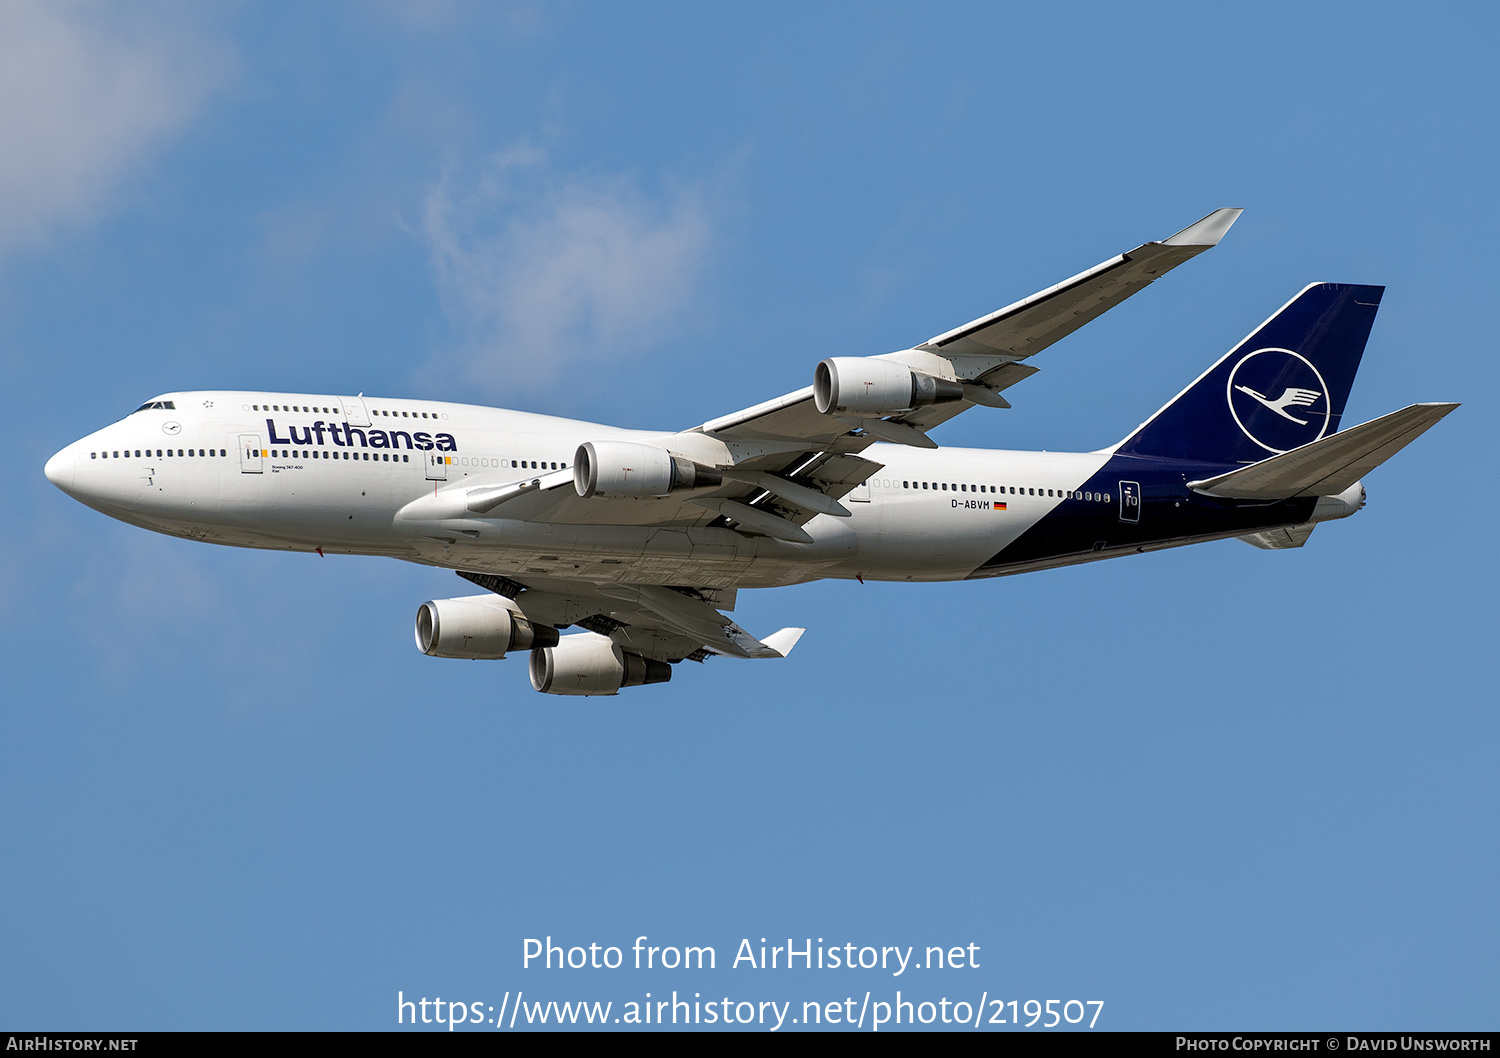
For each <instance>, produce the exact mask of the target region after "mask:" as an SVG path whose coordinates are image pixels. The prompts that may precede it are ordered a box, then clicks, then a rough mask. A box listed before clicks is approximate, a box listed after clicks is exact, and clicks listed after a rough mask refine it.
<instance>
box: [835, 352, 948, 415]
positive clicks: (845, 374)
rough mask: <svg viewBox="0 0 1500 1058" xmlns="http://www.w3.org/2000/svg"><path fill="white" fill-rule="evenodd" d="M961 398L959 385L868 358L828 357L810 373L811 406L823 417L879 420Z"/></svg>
mask: <svg viewBox="0 0 1500 1058" xmlns="http://www.w3.org/2000/svg"><path fill="white" fill-rule="evenodd" d="M963 396H964V387H963V384H962V383H959V382H950V381H949V380H948V379H946V378H937V377H935V376H933V375H924V374H923V373H922V372H920V371H913V370H912V369H911V368H909V367H907V366H906V365H905V364H898V363H896V362H894V361H892V360H878V359H876V358H874V357H869V356H830V357H829V358H828V359H827V360H824V361H822V362H821V363H819V364H818V366H817V368H816V369H815V370H814V371H813V403H814V404H815V405H816V406H817V409H818V411H819V412H821V413H822V414H824V415H873V416H875V417H876V418H879V417H881V416H884V415H890V414H892V413H893V412H898V411H910V410H911V409H913V408H921V407H925V406H926V405H928V404H947V403H949V402H950V401H955V400H962V399H963Z"/></svg>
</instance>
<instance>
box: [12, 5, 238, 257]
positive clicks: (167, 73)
mask: <svg viewBox="0 0 1500 1058" xmlns="http://www.w3.org/2000/svg"><path fill="white" fill-rule="evenodd" d="M122 11H123V12H127V13H128V14H129V16H130V21H129V22H128V23H127V22H126V21H124V20H123V19H121V18H119V17H117V16H118V14H119V13H120V12H122ZM191 13H192V9H187V12H186V14H191ZM184 14H185V13H184V12H183V11H181V10H179V11H176V12H167V11H157V10H155V9H153V8H151V7H149V6H144V5H132V6H128V7H125V8H106V7H103V6H101V5H97V4H88V3H66V2H61V0H5V2H4V3H0V257H3V256H5V255H7V254H9V253H10V252H12V251H14V250H15V249H17V248H18V247H21V246H27V245H36V244H38V243H40V242H43V241H45V239H46V238H47V237H48V236H49V235H50V234H51V233H53V232H54V231H55V230H56V229H57V228H58V227H59V226H60V225H69V224H78V223H83V222H86V221H88V220H90V219H92V218H93V217H95V216H96V215H98V214H99V213H100V212H102V211H103V210H104V209H106V208H107V207H108V206H109V205H110V204H111V203H110V199H111V193H112V192H113V190H114V189H115V188H116V186H117V185H118V184H119V181H120V180H121V178H122V177H123V176H125V175H126V174H128V173H129V172H130V171H131V170H132V169H133V168H134V167H136V166H138V165H140V163H141V162H143V161H144V160H146V159H147V158H148V157H149V156H150V155H151V153H152V152H153V151H155V150H157V149H158V148H160V147H161V145H162V144H163V143H164V142H165V141H166V140H168V139H169V138H170V137H171V136H172V135H173V134H174V133H176V132H177V131H179V130H180V129H181V128H182V127H183V126H184V125H185V124H186V122H187V121H188V119H189V118H191V117H192V116H193V114H194V113H196V112H197V111H198V109H199V108H200V107H201V106H202V104H203V102H204V100H205V99H207V97H208V95H209V93H210V92H211V91H212V90H213V89H214V88H215V87H216V86H217V85H218V84H219V82H220V81H221V80H222V78H223V75H224V71H225V69H226V68H227V67H228V65H229V64H228V63H227V62H226V60H225V56H224V54H223V52H222V50H221V49H220V48H219V47H218V46H216V45H212V44H210V43H209V42H208V41H207V39H206V38H204V37H203V36H201V35H200V34H198V33H196V32H195V31H194V30H193V29H192V28H191V26H190V25H187V26H185V25H184V21H185V19H184ZM169 16H171V17H169ZM188 21H190V20H188Z"/></svg>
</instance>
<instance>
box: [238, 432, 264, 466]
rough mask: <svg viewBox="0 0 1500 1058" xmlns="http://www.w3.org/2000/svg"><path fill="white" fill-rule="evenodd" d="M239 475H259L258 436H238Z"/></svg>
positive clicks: (259, 450) (250, 434) (259, 452)
mask: <svg viewBox="0 0 1500 1058" xmlns="http://www.w3.org/2000/svg"><path fill="white" fill-rule="evenodd" d="M240 473H241V474H259V473H261V447H260V434H258V433H242V434H240Z"/></svg>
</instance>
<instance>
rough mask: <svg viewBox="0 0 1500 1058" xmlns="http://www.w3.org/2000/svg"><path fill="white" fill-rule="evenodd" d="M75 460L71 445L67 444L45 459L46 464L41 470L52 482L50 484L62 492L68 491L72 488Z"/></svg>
mask: <svg viewBox="0 0 1500 1058" xmlns="http://www.w3.org/2000/svg"><path fill="white" fill-rule="evenodd" d="M75 462H76V457H75V456H74V453H73V446H72V445H69V446H68V447H67V448H64V449H63V450H62V451H61V452H58V453H57V454H56V455H55V456H53V457H52V458H51V459H49V460H47V465H46V466H45V467H44V468H43V469H42V472H43V473H44V474H46V475H47V480H48V481H50V482H52V484H54V485H56V486H57V487H58V488H60V489H62V490H63V491H64V492H69V491H71V490H72V488H73V471H74V468H75Z"/></svg>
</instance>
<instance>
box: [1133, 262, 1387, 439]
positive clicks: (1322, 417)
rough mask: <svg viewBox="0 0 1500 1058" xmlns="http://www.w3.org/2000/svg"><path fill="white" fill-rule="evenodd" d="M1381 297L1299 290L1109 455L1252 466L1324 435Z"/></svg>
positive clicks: (1318, 287) (1350, 381) (1352, 290)
mask: <svg viewBox="0 0 1500 1058" xmlns="http://www.w3.org/2000/svg"><path fill="white" fill-rule="evenodd" d="M1384 292H1385V288H1384V287H1376V286H1355V285H1352V284H1346V283H1314V284H1312V285H1311V286H1309V287H1307V288H1305V289H1304V290H1303V291H1302V292H1301V293H1300V294H1298V295H1297V296H1296V297H1294V298H1293V299H1292V300H1291V301H1289V302H1287V304H1286V305H1284V306H1283V307H1282V308H1281V310H1280V311H1279V312H1277V313H1276V315H1274V316H1272V317H1271V318H1270V319H1269V320H1267V321H1266V322H1265V323H1263V324H1261V325H1260V327H1259V328H1258V329H1256V330H1255V331H1254V332H1252V333H1251V334H1250V336H1249V337H1247V338H1246V339H1245V340H1244V341H1242V342H1240V343H1239V345H1237V346H1235V347H1234V348H1233V349H1231V350H1230V351H1229V352H1228V353H1226V354H1225V355H1224V357H1223V358H1222V359H1221V360H1219V362H1218V363H1216V364H1214V366H1213V367H1211V368H1209V369H1208V370H1207V371H1205V372H1204V373H1203V374H1202V375H1200V376H1199V377H1198V379H1197V381H1195V382H1194V383H1193V384H1192V385H1190V386H1188V388H1187V389H1185V390H1183V391H1182V392H1181V393H1179V394H1178V395H1177V397H1176V398H1174V399H1173V400H1172V401H1171V403H1169V404H1168V405H1167V406H1166V407H1165V408H1162V409H1161V411H1159V412H1157V413H1156V414H1155V415H1153V416H1152V417H1151V418H1150V419H1148V420H1147V421H1146V422H1145V423H1144V424H1143V425H1142V426H1141V427H1140V428H1138V429H1137V430H1136V431H1135V432H1134V433H1133V434H1131V435H1130V436H1129V437H1127V438H1126V439H1125V440H1124V441H1121V442H1120V444H1119V446H1118V447H1117V448H1116V451H1118V452H1120V453H1122V454H1125V455H1141V456H1157V457H1164V458H1169V459H1187V460H1193V461H1195V462H1205V463H1255V462H1259V461H1260V460H1262V459H1267V458H1269V457H1271V456H1273V455H1277V454H1278V453H1281V452H1286V451H1289V450H1291V449H1293V448H1297V447H1300V446H1301V445H1305V444H1308V443H1309V442H1311V441H1316V440H1317V439H1318V438H1320V437H1326V436H1328V435H1329V434H1331V433H1334V432H1335V431H1336V430H1338V428H1339V419H1340V418H1341V417H1342V416H1343V414H1344V403H1345V402H1346V401H1347V400H1348V399H1349V390H1350V388H1351V387H1352V386H1353V385H1354V373H1355V372H1356V371H1357V370H1359V361H1360V357H1361V356H1363V355H1364V351H1365V341H1366V340H1367V339H1368V338H1369V336H1370V327H1371V326H1372V325H1373V324H1374V322H1375V311H1376V310H1377V309H1378V308H1379V307H1380V296H1381V295H1382V294H1383V293H1384Z"/></svg>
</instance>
